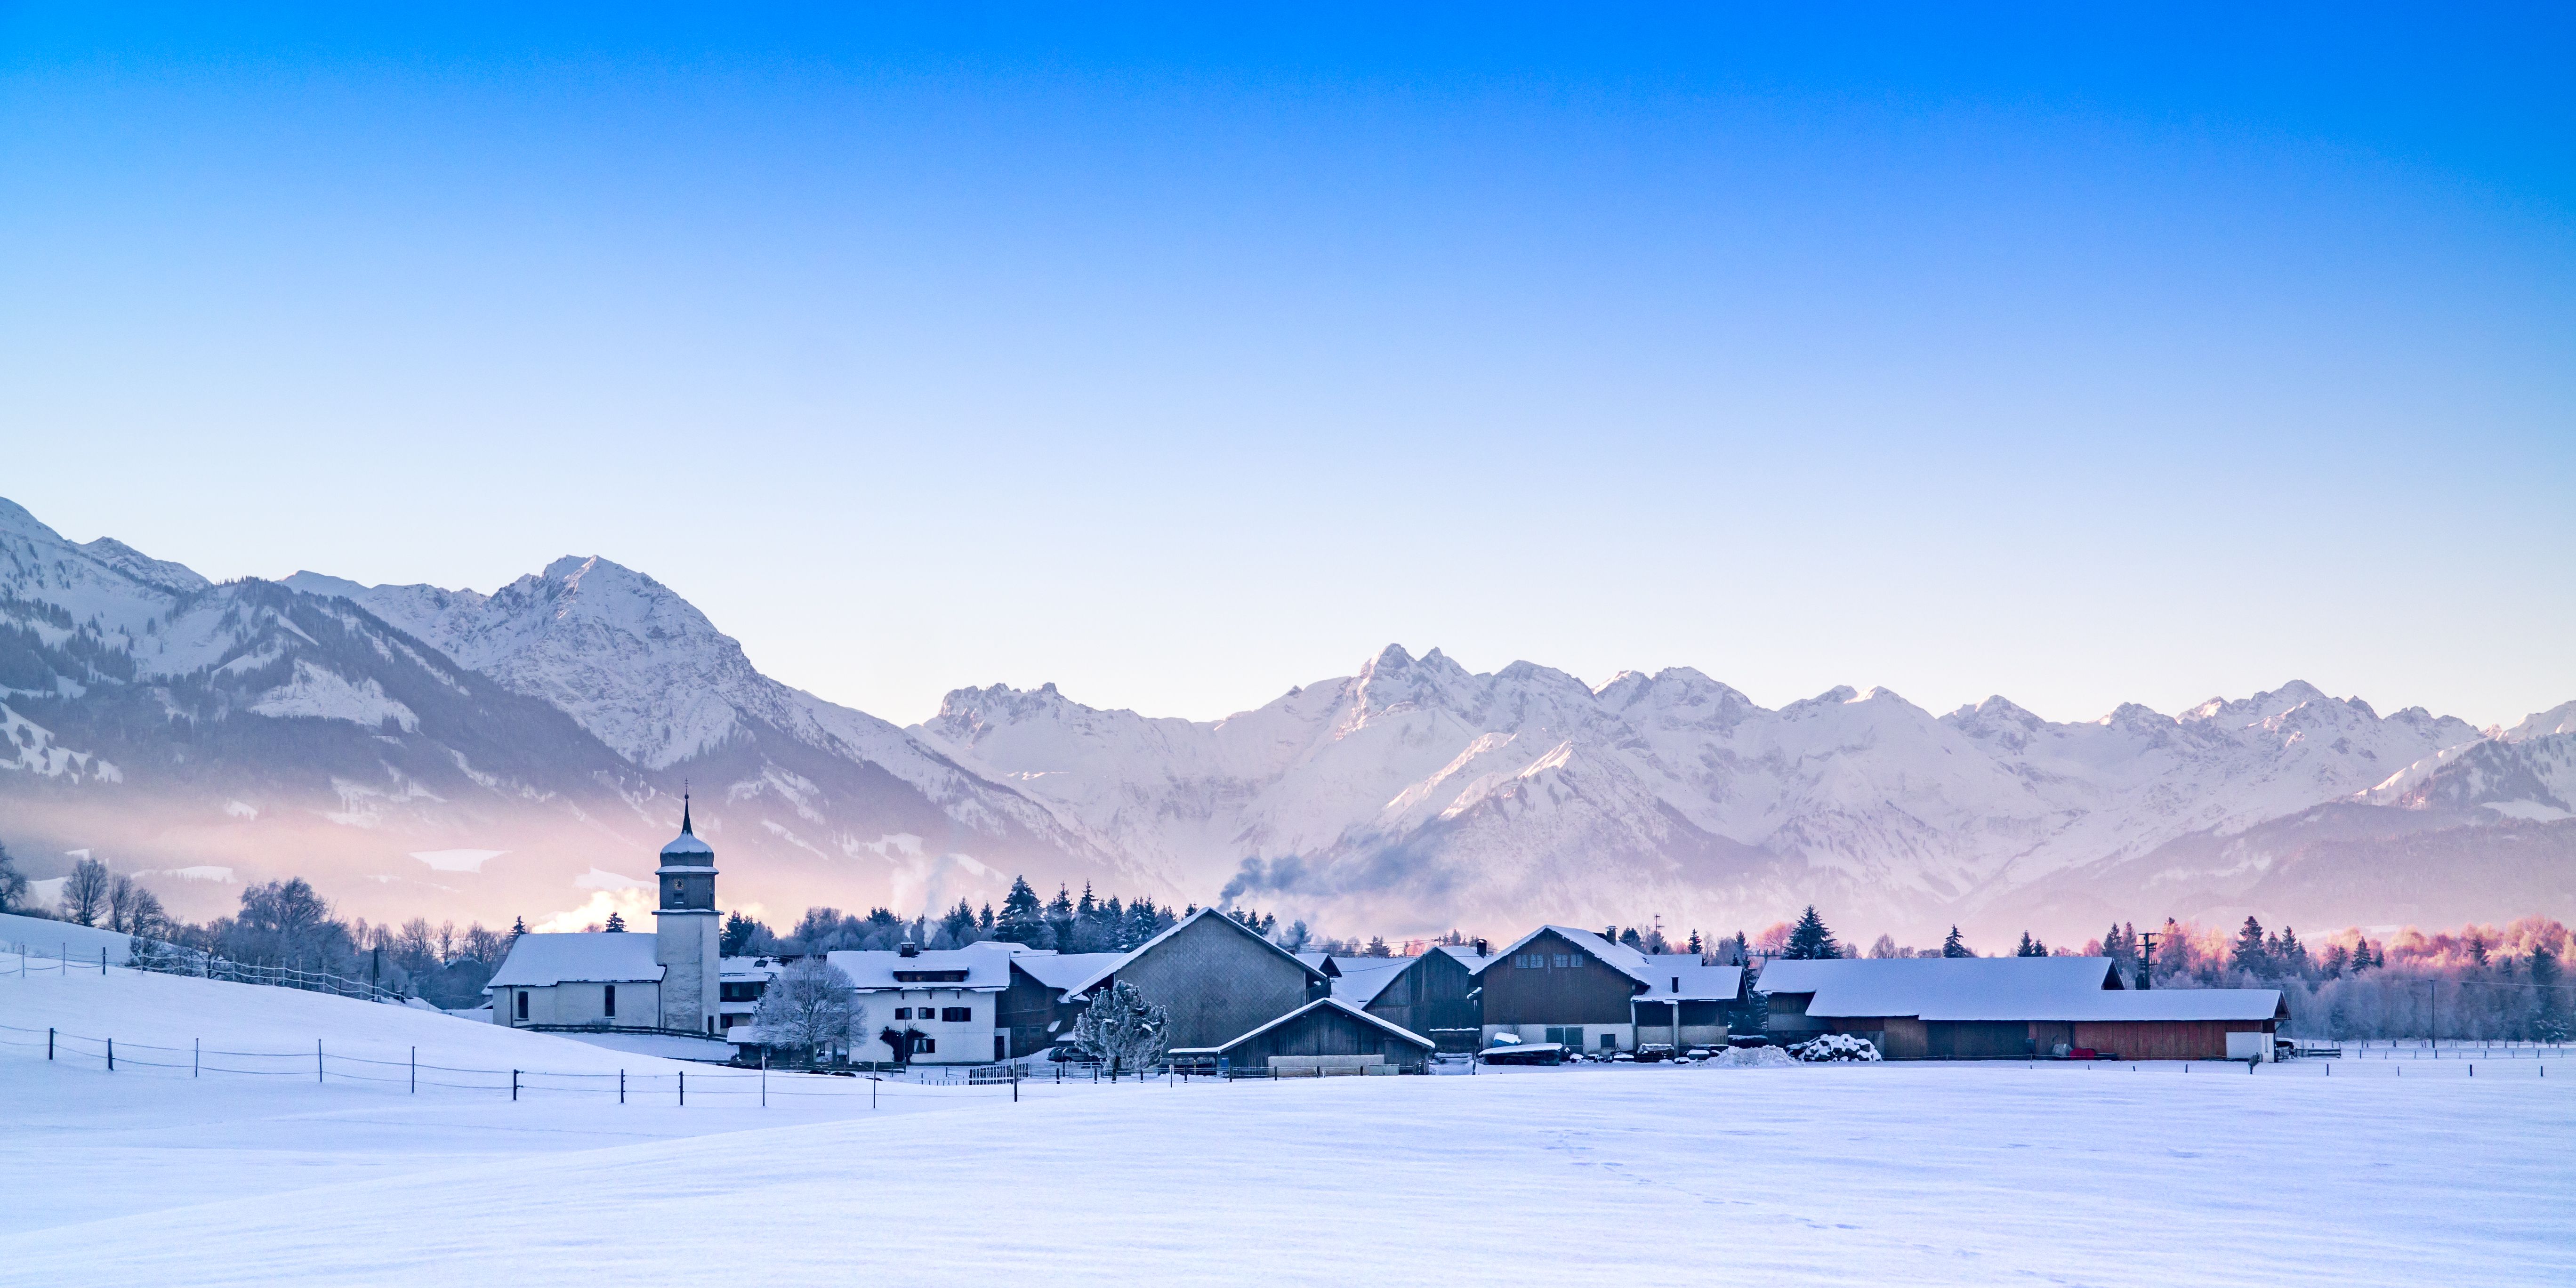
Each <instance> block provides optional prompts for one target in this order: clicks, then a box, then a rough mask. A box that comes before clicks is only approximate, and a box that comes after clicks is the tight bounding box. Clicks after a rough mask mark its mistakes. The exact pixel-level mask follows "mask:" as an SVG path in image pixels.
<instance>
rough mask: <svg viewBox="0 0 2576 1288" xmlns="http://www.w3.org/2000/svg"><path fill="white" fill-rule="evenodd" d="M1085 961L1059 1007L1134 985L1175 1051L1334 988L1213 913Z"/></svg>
mask: <svg viewBox="0 0 2576 1288" xmlns="http://www.w3.org/2000/svg"><path fill="white" fill-rule="evenodd" d="M1084 956H1086V957H1089V958H1091V959H1092V963H1093V965H1092V969H1090V970H1088V971H1085V972H1084V973H1083V974H1082V975H1081V976H1080V977H1078V978H1076V979H1074V981H1073V982H1072V983H1071V984H1068V985H1066V986H1065V987H1064V990H1063V992H1062V993H1061V994H1060V995H1059V998H1060V1004H1071V1003H1073V1002H1074V1001H1076V1000H1078V999H1085V998H1089V997H1091V996H1093V995H1094V994H1096V993H1097V992H1098V990H1100V989H1102V988H1105V987H1107V986H1109V985H1111V984H1120V983H1123V984H1128V985H1131V986H1133V987H1134V988H1135V989H1136V991H1137V992H1139V993H1141V994H1143V995H1144V997H1145V1000H1146V1001H1148V1002H1151V1003H1153V1004H1154V1005H1156V1006H1159V1007H1162V1008H1163V1012H1164V1014H1165V1015H1166V1016H1167V1017H1168V1023H1169V1028H1168V1029H1167V1030H1166V1032H1168V1033H1169V1034H1170V1039H1171V1042H1172V1044H1173V1045H1174V1046H1190V1047H1203V1046H1213V1045H1215V1044H1217V1043H1220V1042H1227V1041H1231V1040H1233V1039H1234V1038H1237V1037H1240V1036H1242V1035H1243V1034H1245V1033H1248V1032H1250V1031H1251V1030H1253V1029H1256V1028H1259V1027H1260V1026H1262V1025H1265V1024H1268V1023H1269V1022H1271V1021H1272V1020H1275V1019H1278V1018H1279V1017H1281V1016H1283V1015H1286V1014H1288V1013H1289V1012H1291V1011H1294V1010H1296V1009H1297V1008H1299V1007H1301V1006H1304V1005H1305V1004H1306V1003H1308V1002H1311V1001H1313V1000H1315V999H1316V998H1318V997H1321V996H1323V995H1324V993H1325V990H1326V986H1327V985H1328V984H1329V983H1330V980H1328V979H1327V978H1326V976H1325V975H1324V972H1322V971H1321V970H1318V969H1316V968H1315V967H1313V966H1309V965H1307V964H1306V963H1305V962H1302V961H1299V960H1298V959H1297V955H1296V954H1294V953H1291V952H1289V951H1288V950H1287V949H1285V948H1282V947H1280V946H1279V945H1277V944H1274V943H1272V942H1270V941H1269V940H1268V939H1266V938H1263V937H1262V936H1261V935H1260V934H1259V933H1258V932H1256V931H1253V930H1251V929H1248V928H1247V927H1245V926H1244V924H1243V923H1242V922H1239V921H1236V920H1235V919H1234V918H1232V917H1229V916H1227V915H1226V914H1224V913H1222V912H1219V911H1217V910H1216V909H1214V908H1202V909H1200V910H1199V911H1197V912H1195V913H1192V914H1191V915H1189V916H1187V917H1184V918H1182V919H1181V922H1180V924H1179V925H1176V926H1174V927H1172V928H1171V929H1169V930H1166V931H1164V932H1163V933H1161V934H1159V935H1156V936H1154V937H1153V938H1151V939H1148V940H1146V941H1145V942H1144V943H1142V944H1140V945H1138V946H1137V947H1136V948H1135V949H1134V950H1133V951H1130V952H1125V953H1103V954H1084ZM1031 964H1032V965H1033V964H1034V963H1031ZM1027 969H1028V967H1027V966H1024V971H1026V970H1027ZM1058 969H1059V968H1057V967H1053V966H1047V965H1035V966H1034V970H1035V972H1036V973H1038V974H1046V975H1052V976H1053V977H1055V978H1063V977H1064V974H1057V973H1056V972H1057V970H1058ZM1069 973H1070V972H1069V971H1068V972H1065V974H1069ZM1005 1000H1006V1002H1008V1003H1010V1005H1011V1006H1013V1007H1014V1008H1016V1007H1017V1006H1018V1003H1017V1002H1016V1000H1014V999H1007V998H1006V999H1005ZM1076 1009H1079V1008H1076Z"/></svg>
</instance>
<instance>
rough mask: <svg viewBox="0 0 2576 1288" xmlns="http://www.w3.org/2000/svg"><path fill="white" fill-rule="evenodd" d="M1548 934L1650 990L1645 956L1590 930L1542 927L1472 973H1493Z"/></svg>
mask: <svg viewBox="0 0 2576 1288" xmlns="http://www.w3.org/2000/svg"><path fill="white" fill-rule="evenodd" d="M1549 931H1554V932H1556V933H1557V934H1558V935H1559V936H1561V937H1562V938H1564V939H1565V940H1567V941H1568V942H1570V943H1572V944H1573V945H1574V946H1575V947H1577V948H1580V949H1582V950H1583V951H1584V952H1585V953H1587V954H1590V955H1591V957H1592V958H1593V960H1595V961H1598V962H1600V963H1601V964H1602V965H1604V966H1607V967H1609V968H1610V969H1612V970H1615V971H1617V972H1619V973H1620V974H1622V975H1625V976H1627V977H1628V978H1630V979H1633V980H1635V981H1637V982H1638V983H1640V984H1644V985H1647V986H1649V987H1651V986H1652V985H1653V984H1654V982H1655V977H1654V973H1653V972H1652V971H1651V970H1649V969H1648V967H1647V962H1646V955H1645V954H1644V953H1641V952H1638V951H1637V950H1636V949H1634V948H1630V947H1628V946H1627V945H1625V944H1614V943H1611V942H1610V941H1609V940H1607V939H1603V938H1602V937H1601V936H1599V935H1596V934H1594V933H1592V932H1591V931H1589V930H1577V929H1575V928H1574V927H1572V926H1541V927H1539V928H1538V929H1536V930H1533V931H1531V932H1529V933H1528V934H1526V935H1523V936H1521V937H1520V938H1518V939H1515V940H1513V941H1512V942H1511V943H1510V944H1509V945H1507V946H1506V947H1504V948H1503V950H1502V951H1500V952H1498V953H1495V954H1494V955H1493V956H1491V957H1488V958H1486V959H1485V960H1484V962H1483V963H1482V964H1481V965H1478V966H1477V967H1476V968H1475V973H1476V974H1479V975H1482V974H1484V973H1485V972H1486V971H1488V970H1491V969H1493V966H1494V963H1496V962H1499V961H1501V960H1503V959H1504V958H1506V957H1509V956H1511V955H1512V954H1513V953H1516V952H1519V951H1520V950H1521V945H1523V944H1526V943H1528V942H1529V941H1531V940H1533V939H1536V938H1538V937H1539V936H1541V935H1544V934H1546V933H1548V932H1549Z"/></svg>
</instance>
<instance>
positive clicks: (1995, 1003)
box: [1754, 957, 2120, 1020]
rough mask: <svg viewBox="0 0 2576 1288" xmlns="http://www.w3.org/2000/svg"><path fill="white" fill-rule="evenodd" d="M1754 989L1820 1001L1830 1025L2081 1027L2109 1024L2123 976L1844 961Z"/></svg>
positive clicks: (1770, 976) (2044, 960) (1762, 980)
mask: <svg viewBox="0 0 2576 1288" xmlns="http://www.w3.org/2000/svg"><path fill="white" fill-rule="evenodd" d="M1754 987H1755V988H1757V989H1760V990H1761V991H1763V992H1765V993H1810V994H1813V995H1814V996H1813V997H1812V998H1810V999H1809V1001H1808V1002H1807V1014H1809V1015H1813V1016H1817V1017H1819V1018H1825V1019H1845V1018H1853V1017H1863V1016H1878V1015H1910V1016H1915V1017H1917V1018H1919V1019H1925V1020H2073V1019H2093V1018H2107V1017H2104V1016H2101V1015H2100V1012H2101V1011H2102V1009H2103V1006H2102V1001H2101V997H2102V995H2103V994H2104V993H2106V992H2109V991H2113V990H2117V989H2119V988H2120V975H2119V971H2118V970H2117V969H2116V968H2115V967H2114V966H2113V964H2112V962H2111V959H2110V958H2108V957H1889V958H1863V959H1859V960H1854V959H1850V958H1842V959H1835V960H1825V961H1775V962H1772V963H1770V964H1768V965H1766V966H1764V967H1763V968H1762V973H1761V975H1760V977H1759V978H1758V979H1757V980H1756V981H1755V983H1754Z"/></svg>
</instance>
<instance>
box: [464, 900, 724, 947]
mask: <svg viewBox="0 0 2576 1288" xmlns="http://www.w3.org/2000/svg"><path fill="white" fill-rule="evenodd" d="M480 929H482V927H480V926H477V927H475V930H480ZM768 930H769V928H768V927H766V926H763V925H761V924H760V923H759V922H757V921H754V920H752V919H751V918H749V917H746V916H744V915H742V912H741V910H740V909H736V910H734V911H732V912H728V913H726V914H725V921H724V930H723V932H722V933H721V934H719V935H717V936H716V952H717V954H718V955H720V956H724V957H740V956H742V955H743V954H745V953H747V952H750V951H751V945H752V941H753V940H755V939H757V938H759V937H760V936H762V935H764V934H767V933H768ZM473 937H474V932H473V931H467V932H466V939H467V946H468V950H469V951H468V955H469V956H470V955H472V954H471V947H472V940H473Z"/></svg>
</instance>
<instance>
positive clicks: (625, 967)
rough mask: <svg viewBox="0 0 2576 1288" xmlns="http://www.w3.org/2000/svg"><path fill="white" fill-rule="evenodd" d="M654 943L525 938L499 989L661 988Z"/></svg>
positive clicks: (626, 936)
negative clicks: (598, 985)
mask: <svg viewBox="0 0 2576 1288" xmlns="http://www.w3.org/2000/svg"><path fill="white" fill-rule="evenodd" d="M654 944H655V937H654V936H652V935H639V934H630V933H624V932H619V933H611V932H608V931H604V930H603V931H597V932H576V933H574V934H569V935H533V934H531V935H521V936H519V937H518V938H517V939H516V940H514V941H512V942H511V944H510V955H509V956H508V957H505V958H503V959H502V960H501V969H499V970H496V971H494V972H492V979H491V982H490V983H488V984H486V985H485V986H484V991H485V992H490V991H491V990H493V989H496V988H547V987H551V986H553V985H556V984H588V983H602V984H658V983H660V982H661V980H662V964H661V963H660V962H657V961H655V960H653V949H654Z"/></svg>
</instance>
